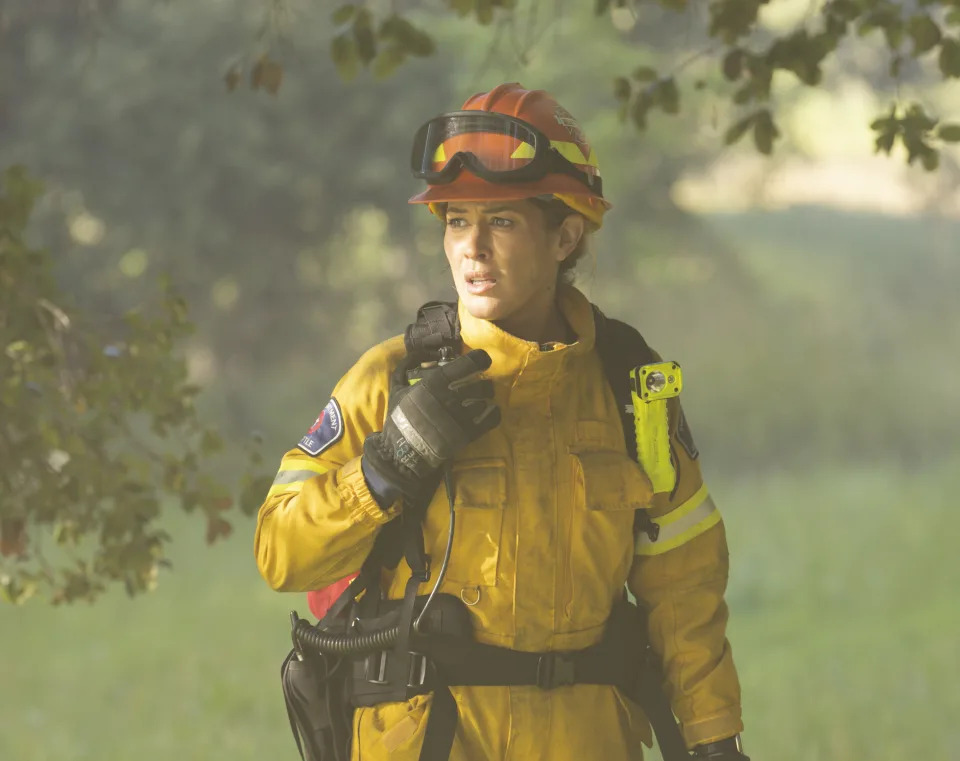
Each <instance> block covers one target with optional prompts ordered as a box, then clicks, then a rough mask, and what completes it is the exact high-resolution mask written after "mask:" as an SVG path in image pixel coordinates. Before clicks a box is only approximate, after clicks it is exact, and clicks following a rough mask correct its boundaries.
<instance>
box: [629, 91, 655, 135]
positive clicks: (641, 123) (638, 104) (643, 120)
mask: <svg viewBox="0 0 960 761" xmlns="http://www.w3.org/2000/svg"><path fill="white" fill-rule="evenodd" d="M651 106H653V99H652V98H651V97H650V94H649V93H648V92H646V91H643V92H641V93H640V94H639V95H638V96H637V97H636V98H635V99H634V101H633V108H631V109H630V119H631V120H632V121H633V124H634V126H635V127H636V128H637V129H638V130H640V131H641V132H643V131H644V130H645V129H646V128H647V114H648V113H649V111H650V108H651Z"/></svg>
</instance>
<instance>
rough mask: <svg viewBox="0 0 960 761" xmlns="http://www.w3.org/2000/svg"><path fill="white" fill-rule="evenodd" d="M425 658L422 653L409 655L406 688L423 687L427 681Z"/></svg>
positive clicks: (426, 662)
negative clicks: (408, 672)
mask: <svg viewBox="0 0 960 761" xmlns="http://www.w3.org/2000/svg"><path fill="white" fill-rule="evenodd" d="M428 662H429V661H427V656H425V655H424V654H423V653H414V652H411V653H410V674H409V675H408V676H407V687H415V688H418V687H423V685H424V684H425V683H426V681H427V664H428Z"/></svg>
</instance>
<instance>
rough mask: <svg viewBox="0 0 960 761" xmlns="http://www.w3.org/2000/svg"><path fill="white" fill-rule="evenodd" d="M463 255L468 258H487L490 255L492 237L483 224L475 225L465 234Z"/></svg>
mask: <svg viewBox="0 0 960 761" xmlns="http://www.w3.org/2000/svg"><path fill="white" fill-rule="evenodd" d="M463 255H464V256H465V257H466V258H467V259H485V258H486V257H488V256H489V255H490V238H489V236H488V235H487V233H486V231H485V230H484V227H483V225H473V226H472V227H471V228H470V231H469V232H468V233H467V235H465V236H464V240H463Z"/></svg>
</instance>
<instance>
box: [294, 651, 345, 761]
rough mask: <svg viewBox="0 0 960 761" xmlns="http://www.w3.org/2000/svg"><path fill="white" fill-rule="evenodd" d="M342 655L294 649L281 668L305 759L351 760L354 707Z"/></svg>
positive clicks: (310, 760)
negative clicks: (351, 702)
mask: <svg viewBox="0 0 960 761" xmlns="http://www.w3.org/2000/svg"><path fill="white" fill-rule="evenodd" d="M344 665H345V664H343V662H342V660H341V659H340V658H330V657H328V656H321V655H316V654H309V653H301V652H299V651H298V650H297V649H296V648H294V649H293V650H291V651H290V653H289V654H288V655H287V657H286V658H285V659H284V661H283V665H282V666H281V667H280V681H281V684H282V685H283V699H284V701H285V702H286V704H287V717H288V718H289V719H290V729H291V730H292V731H293V738H294V740H296V743H297V750H299V751H300V758H302V759H303V761H348V759H349V757H350V735H351V733H352V731H353V728H352V721H353V708H352V707H350V706H349V705H348V703H347V700H346V698H345V693H346V686H347V684H346V681H347V680H346V675H347V670H346V668H344Z"/></svg>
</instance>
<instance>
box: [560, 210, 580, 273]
mask: <svg viewBox="0 0 960 761" xmlns="http://www.w3.org/2000/svg"><path fill="white" fill-rule="evenodd" d="M585 224H586V220H585V219H584V218H583V215H581V214H568V215H567V216H566V217H564V220H563V222H561V223H560V229H559V230H558V238H557V261H560V262H562V261H564V260H565V259H566V258H567V257H568V256H570V254H572V253H573V251H574V249H575V248H576V247H577V244H578V243H579V242H580V239H581V238H582V237H583V233H584V231H585V229H586V227H585Z"/></svg>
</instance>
